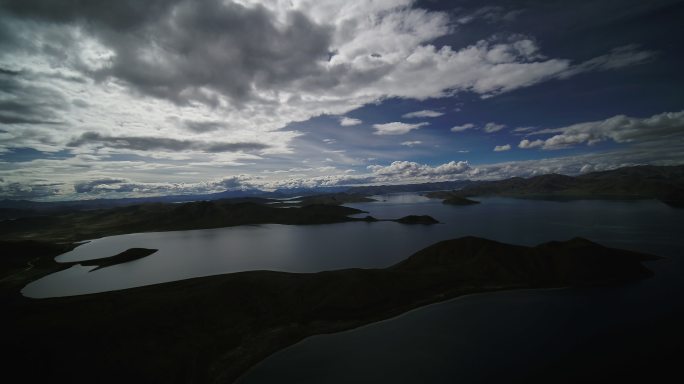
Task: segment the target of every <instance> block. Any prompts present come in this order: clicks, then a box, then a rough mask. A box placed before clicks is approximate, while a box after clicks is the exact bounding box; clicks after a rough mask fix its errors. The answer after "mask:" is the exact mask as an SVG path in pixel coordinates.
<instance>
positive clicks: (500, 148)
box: [494, 144, 511, 152]
mask: <svg viewBox="0 0 684 384" xmlns="http://www.w3.org/2000/svg"><path fill="white" fill-rule="evenodd" d="M510 150H511V145H510V144H506V145H497V146H496V147H494V152H504V151H510Z"/></svg>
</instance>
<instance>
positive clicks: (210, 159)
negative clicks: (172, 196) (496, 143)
mask: <svg viewBox="0 0 684 384" xmlns="http://www.w3.org/2000/svg"><path fill="white" fill-rule="evenodd" d="M91 2H92V4H93V5H92V6H89V7H78V6H73V4H71V3H69V4H66V3H62V2H45V4H44V5H43V6H41V7H26V9H23V8H22V9H23V10H19V11H17V12H14V11H13V9H15V8H16V7H15V6H14V5H13V4H12V3H11V2H10V3H8V5H7V7H6V9H3V12H0V13H1V15H0V24H1V25H4V26H8V27H7V28H4V29H3V32H6V33H7V35H8V36H6V37H7V38H6V39H3V40H2V43H3V44H4V45H3V47H2V48H3V49H2V50H0V67H1V68H3V69H4V71H3V72H2V73H0V76H2V78H1V79H0V80H2V84H3V89H2V91H3V92H2V95H1V96H2V97H3V99H2V102H3V103H6V105H7V106H17V107H18V108H17V110H14V111H12V110H10V109H11V108H10V107H8V108H7V110H3V111H0V119H1V120H0V121H1V122H2V124H3V129H2V130H1V131H0V152H7V151H8V150H9V149H11V148H19V147H22V148H32V149H35V150H37V151H44V152H50V153H59V152H66V153H67V154H68V155H69V156H72V157H70V158H67V159H62V160H60V159H51V160H49V161H36V162H23V163H2V164H0V167H2V169H0V170H1V171H2V172H3V173H2V176H3V178H4V180H5V181H6V182H11V183H15V182H19V183H21V182H23V183H26V184H27V185H28V184H31V183H33V184H35V185H36V189H35V190H47V189H50V190H60V191H61V190H62V189H60V188H61V187H59V188H56V189H55V188H48V187H46V185H47V184H50V182H53V181H54V183H55V184H58V185H62V184H64V185H72V184H73V182H74V177H76V176H75V175H83V174H87V176H88V177H92V178H93V179H101V178H103V177H112V178H122V173H123V174H125V175H126V177H129V178H130V179H131V180H136V183H164V182H171V183H172V184H175V183H182V182H185V181H187V182H189V183H195V182H200V180H199V179H200V177H202V176H204V177H206V178H215V177H220V176H222V173H225V172H228V173H242V172H252V173H256V174H259V173H260V171H261V170H263V169H264V167H265V166H266V165H264V163H266V162H269V161H271V162H278V161H279V160H280V159H282V158H283V156H288V155H294V154H295V151H296V150H299V149H297V148H295V147H294V143H296V142H297V139H298V138H301V137H302V136H303V135H304V133H303V132H299V131H295V130H285V129H283V128H286V127H287V126H288V124H291V123H296V122H302V121H306V120H308V119H310V118H312V117H316V116H321V115H326V114H327V115H330V116H343V115H345V114H347V113H349V112H350V111H352V110H355V109H357V108H360V107H362V106H364V105H368V104H371V103H378V102H382V101H383V100H387V99H389V98H403V99H411V100H426V99H431V98H440V97H447V96H452V95H455V94H458V93H462V92H472V93H474V94H476V95H479V96H480V97H483V98H484V97H493V96H496V95H498V94H501V93H505V92H509V91H512V90H516V89H520V88H523V87H528V86H531V85H534V84H538V83H540V82H543V81H546V80H549V79H556V78H568V77H570V76H574V75H577V74H579V73H583V72H589V71H598V70H601V71H603V70H613V69H617V68H622V67H624V66H627V65H635V64H640V63H642V62H644V61H646V60H648V59H650V58H651V57H652V56H653V54H652V53H651V52H647V51H641V50H639V49H637V48H636V47H633V46H632V47H622V48H618V49H615V50H613V51H611V52H609V53H607V54H604V55H601V56H598V57H596V58H594V59H590V60H588V61H586V62H584V63H579V64H573V63H572V62H571V61H570V60H568V59H564V58H558V57H556V58H554V57H546V56H544V54H543V53H542V50H541V47H539V45H538V44H537V43H536V42H535V40H534V38H531V37H525V36H521V35H511V36H506V35H500V36H495V37H489V38H483V39H480V40H478V41H470V42H466V43H465V44H463V45H461V44H459V46H449V45H439V46H437V45H435V43H434V41H435V40H436V39H439V38H442V37H445V36H447V35H449V34H450V33H453V32H454V26H455V24H456V23H455V22H456V18H457V17H458V15H454V14H450V13H446V12H437V11H430V10H426V9H420V8H417V6H416V3H415V2H414V1H410V0H397V1H390V0H382V1H373V2H369V1H365V0H349V1H337V0H328V1H324V0H316V1H314V0H293V1H269V2H263V1H257V0H239V1H223V0H206V1H202V2H193V1H190V0H176V1H169V2H163V4H161V3H158V2H140V4H138V3H137V2H136V3H135V4H133V2H124V1H122V2H110V1H106V3H107V6H106V7H104V6H97V5H98V3H97V0H92V1H91ZM104 3H105V1H103V4H104ZM16 4H19V2H17V3H16ZM74 4H76V3H74ZM160 4H161V5H160ZM157 5H159V8H158V9H157V8H155V7H156V6H157ZM150 7H151V8H150ZM29 8H31V9H32V10H31V11H29ZM150 9H153V10H154V12H149V10H150ZM511 11H514V10H511V9H494V8H489V9H485V10H482V11H479V13H478V14H477V15H475V19H478V18H479V19H482V20H486V21H491V20H495V19H496V20H506V19H507V18H511V17H513V16H514V14H509V13H510V12H511ZM151 14H153V15H154V17H148V16H149V15H151ZM507 15H508V16H507ZM475 19H471V20H469V22H472V21H474V20H475ZM84 20H86V21H87V22H84ZM122 20H126V22H122ZM141 31H144V33H140V32H141ZM255 31H258V32H259V33H254V32H255ZM189 37H193V38H189ZM13 41H18V42H19V43H18V44H17V45H12V42H13ZM83 101H86V102H83ZM22 111H23V112H22ZM418 112H420V113H428V112H429V113H432V115H433V116H427V115H425V116H426V117H435V116H434V115H435V114H436V113H440V112H435V111H418ZM339 122H340V125H342V126H352V125H359V124H362V121H361V120H359V119H354V118H349V117H341V118H340V121H339ZM425 124H427V123H419V124H405V123H398V122H395V123H388V124H379V125H376V126H375V131H376V132H375V133H376V134H403V133H406V132H409V131H411V130H414V129H418V128H420V127H421V126H423V125H425ZM378 126H379V127H380V128H378ZM473 128H475V127H474V125H472V124H465V125H462V126H458V127H454V128H452V131H454V132H459V131H464V130H467V129H473ZM484 129H485V131H487V127H486V126H485V127H484ZM84 134H85V135H86V136H85V137H86V138H88V137H90V138H91V139H92V138H98V140H90V141H89V142H88V143H85V142H84V144H83V145H82V146H77V147H76V146H74V147H69V146H68V145H69V144H70V143H74V142H75V141H76V142H78V139H79V138H83V137H84ZM190 134H191V135H192V137H189V136H190ZM89 135H90V136H89ZM195 135H199V136H200V139H198V138H197V137H196V136H195ZM321 139H322V138H320V137H319V138H318V144H321V142H320V140H321ZM341 141H342V140H340V142H341ZM153 143H157V144H156V145H151V144H153ZM215 143H223V146H222V147H220V148H219V147H217V146H216V145H214V144H215ZM246 143H248V144H249V145H244V144H246ZM143 144H148V145H143ZM162 144H163V145H162ZM238 144H239V145H238ZM180 147H182V150H181V151H179V150H177V149H178V148H180ZM174 148H175V149H174ZM249 148H252V150H251V151H250V150H248V149H249ZM258 148H262V149H260V150H256V149H258ZM219 149H223V150H232V151H234V152H229V151H227V152H211V151H217V150H219ZM297 155H299V153H297ZM331 156H332V155H331ZM303 157H305V159H304V160H301V161H300V162H307V161H310V160H309V159H308V158H306V157H307V156H306V155H304V156H303ZM332 157H334V156H332ZM359 157H360V158H361V157H362V158H368V157H379V156H378V155H377V154H376V153H368V154H363V155H361V156H359ZM112 159H123V160H117V161H114V160H112ZM311 161H312V162H313V160H311ZM350 162H351V160H350ZM281 165H282V166H283V167H287V168H290V167H292V164H291V163H289V164H281ZM227 167H241V168H240V169H239V170H234V169H229V170H227V169H226V168H227ZM122 169H126V171H125V172H123V171H122ZM284 169H285V168H284ZM129 173H131V174H130V175H129ZM8 180H11V181H8ZM35 180H43V181H41V182H40V183H43V184H40V183H38V182H36V183H38V184H36V183H34V182H33V181H35ZM46 180H49V181H50V182H46ZM169 180H172V181H169ZM46 183H47V184H46ZM60 183H62V184H60ZM41 185H42V186H41ZM104 185H105V186H106V185H107V184H104ZM13 188H16V187H13ZM41 188H42V189H41ZM103 188H104V187H103ZM67 189H68V188H67Z"/></svg>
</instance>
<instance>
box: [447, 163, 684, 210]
mask: <svg viewBox="0 0 684 384" xmlns="http://www.w3.org/2000/svg"><path fill="white" fill-rule="evenodd" d="M455 194H457V195H459V196H462V197H472V196H507V197H523V198H557V199H658V200H661V201H663V202H665V203H667V204H670V205H672V206H682V205H683V204H684V166H672V167H658V166H650V165H645V166H636V167H626V168H619V169H616V170H612V171H605V172H593V173H588V174H585V175H581V176H575V177H573V176H565V175H558V174H548V175H541V176H534V177H530V178H527V179H524V178H520V177H514V178H510V179H505V180H499V181H484V182H479V183H477V184H475V185H471V186H467V187H465V188H463V189H461V190H459V191H455Z"/></svg>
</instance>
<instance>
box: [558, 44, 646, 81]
mask: <svg viewBox="0 0 684 384" xmlns="http://www.w3.org/2000/svg"><path fill="white" fill-rule="evenodd" d="M655 56H656V53H655V52H652V51H641V50H639V46H637V45H625V46H622V47H617V48H614V49H612V50H611V51H610V52H609V53H607V54H605V55H601V56H597V57H594V58H592V59H590V60H587V61H585V62H583V63H580V64H578V65H575V66H573V67H571V68H569V69H568V70H567V71H565V72H564V73H562V74H561V75H560V76H559V77H560V78H567V77H570V76H574V75H576V74H578V73H582V72H592V71H607V70H612V69H619V68H623V67H628V66H632V65H638V64H643V63H645V62H648V61H649V60H651V59H653V58H654V57H655Z"/></svg>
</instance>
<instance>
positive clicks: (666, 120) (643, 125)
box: [518, 111, 684, 149]
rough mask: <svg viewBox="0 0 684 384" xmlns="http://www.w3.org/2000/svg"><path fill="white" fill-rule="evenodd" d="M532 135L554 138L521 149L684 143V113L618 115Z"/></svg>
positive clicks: (523, 141)
mask: <svg viewBox="0 0 684 384" xmlns="http://www.w3.org/2000/svg"><path fill="white" fill-rule="evenodd" d="M532 134H533V135H547V134H555V135H553V136H551V137H549V138H548V139H545V140H541V139H538V140H535V141H529V140H527V139H525V140H522V141H521V142H520V144H519V145H518V146H519V147H520V148H536V147H541V148H542V149H559V148H566V147H570V146H573V145H579V144H588V145H593V144H596V143H599V142H602V141H606V140H611V141H614V142H616V143H630V142H652V141H659V142H667V141H671V140H684V111H680V112H664V113H660V114H657V115H653V116H651V117H645V118H637V117H629V116H625V115H617V116H613V117H611V118H608V119H605V120H598V121H591V122H586V123H579V124H573V125H570V126H567V127H562V128H554V129H543V130H540V131H537V132H533V133H532Z"/></svg>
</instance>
